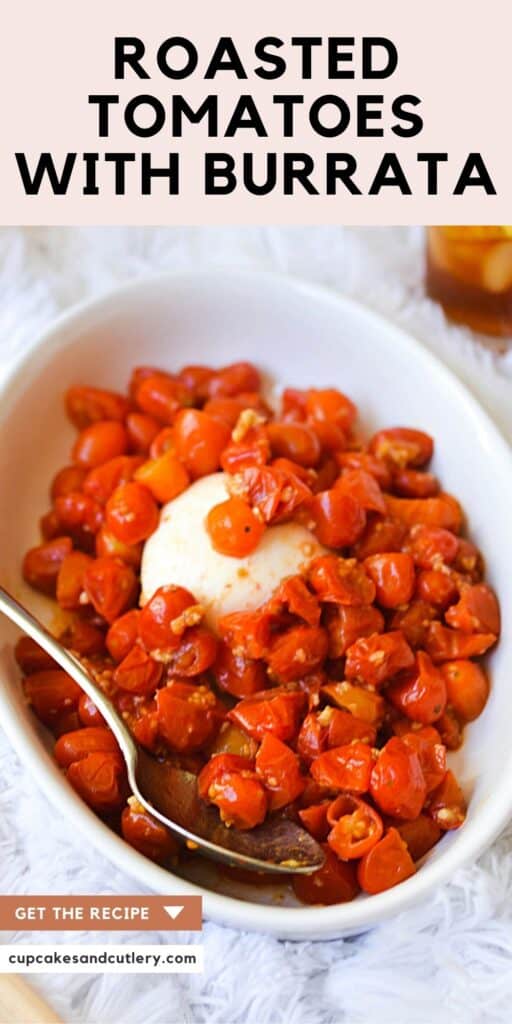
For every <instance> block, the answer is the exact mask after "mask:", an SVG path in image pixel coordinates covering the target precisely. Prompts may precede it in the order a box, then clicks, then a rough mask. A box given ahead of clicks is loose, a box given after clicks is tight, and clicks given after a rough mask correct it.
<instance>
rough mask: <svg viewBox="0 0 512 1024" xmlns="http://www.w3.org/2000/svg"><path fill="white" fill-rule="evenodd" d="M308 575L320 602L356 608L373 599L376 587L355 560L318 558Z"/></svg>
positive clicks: (369, 602) (312, 564)
mask: <svg viewBox="0 0 512 1024" xmlns="http://www.w3.org/2000/svg"><path fill="white" fill-rule="evenodd" d="M308 575H309V580H310V583H311V586H312V587H313V589H314V590H315V591H316V593H317V594H318V598H319V600H320V601H322V602H327V603H329V604H341V605H356V606H359V605H368V604H371V603H372V601H373V600H374V598H375V584H374V583H373V582H372V580H371V579H370V577H369V576H368V574H367V572H366V571H365V569H364V567H363V566H362V565H359V563H358V562H357V561H356V559H355V558H338V557H337V556H336V555H320V557H319V558H315V559H314V560H313V561H312V562H311V565H310V567H309V572H308Z"/></svg>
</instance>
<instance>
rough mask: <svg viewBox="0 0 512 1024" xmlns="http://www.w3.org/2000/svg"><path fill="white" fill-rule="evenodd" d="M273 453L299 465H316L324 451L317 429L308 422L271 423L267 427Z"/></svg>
mask: <svg viewBox="0 0 512 1024" xmlns="http://www.w3.org/2000/svg"><path fill="white" fill-rule="evenodd" d="M266 433H267V437H268V438H269V441H270V446H271V449H272V455H273V456H274V457H276V458H284V459H291V461H292V462H297V463H298V464H299V466H316V465H317V463H318V461H319V459H320V455H321V452H322V449H321V445H320V441H319V440H318V437H317V435H316V434H315V431H314V430H312V428H311V427H308V426H307V424H306V423H269V424H268V425H267V428H266Z"/></svg>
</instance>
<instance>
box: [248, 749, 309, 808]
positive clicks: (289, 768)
mask: <svg viewBox="0 0 512 1024" xmlns="http://www.w3.org/2000/svg"><path fill="white" fill-rule="evenodd" d="M255 768H256V773H257V775H259V777H260V779H261V781H262V782H263V785H264V786H265V789H266V790H267V793H268V800H269V810H271V811H277V810H279V808H280V807H284V806H285V805H286V804H290V803H291V802H292V801H293V800H295V799H296V798H297V797H298V796H300V794H301V793H302V791H303V789H304V786H305V784H306V780H305V779H304V778H303V776H302V775H301V772H300V767H299V759H298V757H297V755H296V754H294V752H293V750H290V747H287V746H286V743H282V741H281V740H279V739H277V737H276V736H272V734H271V733H266V735H265V736H264V737H263V740H262V742H261V746H260V748H259V750H258V753H257V754H256V761H255Z"/></svg>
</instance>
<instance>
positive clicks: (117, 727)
mask: <svg viewBox="0 0 512 1024" xmlns="http://www.w3.org/2000/svg"><path fill="white" fill-rule="evenodd" d="M0 612H2V613H3V614H4V615H6V616H7V618H8V619H10V620H11V622H14V623H15V625H16V626H19V628H20V629H22V630H23V632H24V633H27V634H28V636H30V637H31V638H32V640H35V642H36V643H37V644H39V646H40V647H42V648H43V650H44V651H46V653H47V654H49V655H50V657H51V658H53V659H54V661H56V662H57V663H58V664H59V665H60V666H61V668H63V669H64V671H65V672H67V673H68V675H69V676H71V678H72V679H74V680H75V683H78V686H79V687H80V689H82V690H84V692H85V693H86V694H87V696H88V697H90V698H91V700H93V701H94V703H95V705H96V707H97V708H98V711H99V712H100V713H101V714H102V715H103V718H104V719H105V721H106V722H107V723H108V725H109V726H110V728H111V729H112V732H113V733H114V735H115V737H116V739H117V741H118V743H119V745H120V747H121V750H122V751H123V753H124V755H125V757H126V759H127V760H129V762H130V763H132V764H133V763H134V762H135V761H136V758H137V749H136V747H135V744H134V742H133V740H132V737H131V735H130V732H129V731H128V729H127V727H126V725H125V724H124V722H123V719H122V718H121V716H120V715H118V714H117V712H116V711H115V709H114V708H113V706H112V704H111V702H110V700H109V698H108V697H106V696H105V694H104V693H103V690H102V689H101V688H100V687H99V686H98V684H97V683H95V682H94V680H93V679H92V678H91V676H90V675H88V673H87V672H86V671H85V669H84V668H83V667H82V665H81V663H80V661H79V660H78V658H76V657H75V655H74V654H71V652H70V651H67V650H66V648H65V647H63V646H62V644H61V643H60V642H59V641H58V640H56V639H55V637H53V636H52V634H51V633H49V632H48V630H47V629H45V627H44V626H42V625H41V623H40V622H38V620H37V619H35V618H34V616H33V615H31V614H30V612H28V611H27V610H26V608H23V606H22V605H21V604H19V603H18V601H16V599H15V598H14V597H12V595H11V594H9V593H8V592H7V590H4V588H3V587H0Z"/></svg>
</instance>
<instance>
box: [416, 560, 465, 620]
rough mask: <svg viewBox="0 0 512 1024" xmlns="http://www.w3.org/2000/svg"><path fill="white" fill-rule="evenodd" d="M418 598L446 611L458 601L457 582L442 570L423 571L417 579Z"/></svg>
mask: <svg viewBox="0 0 512 1024" xmlns="http://www.w3.org/2000/svg"><path fill="white" fill-rule="evenodd" d="M415 594H416V597H417V598H418V599H419V600H420V601H425V602H426V604H431V605H433V606H434V607H435V608H437V609H439V611H441V612H442V611H444V610H445V609H446V608H448V606H449V605H450V604H452V603H453V601H455V600H456V599H457V596H458V590H457V585H456V583H455V580H454V579H452V577H451V576H449V575H448V574H447V573H446V572H442V571H441V570H440V569H422V571H421V572H419V573H418V575H417V577H416V589H415Z"/></svg>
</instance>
